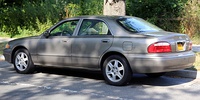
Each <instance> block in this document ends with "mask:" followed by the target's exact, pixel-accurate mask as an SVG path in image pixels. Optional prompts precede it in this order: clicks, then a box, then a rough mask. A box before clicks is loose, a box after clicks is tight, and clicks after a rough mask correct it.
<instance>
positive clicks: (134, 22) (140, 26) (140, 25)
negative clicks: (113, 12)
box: [117, 17, 163, 33]
mask: <svg viewBox="0 0 200 100" xmlns="http://www.w3.org/2000/svg"><path fill="white" fill-rule="evenodd" d="M117 22H118V23H119V24H120V25H121V26H122V27H123V28H125V29H126V30H128V31H131V32H133V33H138V32H156V31H163V30H162V29H161V28H159V27H157V26H155V25H153V24H151V23H149V22H147V21H145V20H143V19H141V18H135V17H132V18H131V17H130V18H119V19H118V20H117Z"/></svg>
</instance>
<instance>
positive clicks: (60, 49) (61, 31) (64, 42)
mask: <svg viewBox="0 0 200 100" xmlns="http://www.w3.org/2000/svg"><path fill="white" fill-rule="evenodd" d="M78 21H79V20H69V21H63V22H61V23H60V24H58V25H57V26H56V27H54V28H53V29H50V31H49V33H50V35H49V37H47V38H46V37H42V39H40V41H39V44H38V50H37V51H38V63H39V64H42V65H50V66H67V65H71V64H72V63H71V40H72V38H71V37H72V35H73V34H74V31H75V28H76V26H77V23H78Z"/></svg>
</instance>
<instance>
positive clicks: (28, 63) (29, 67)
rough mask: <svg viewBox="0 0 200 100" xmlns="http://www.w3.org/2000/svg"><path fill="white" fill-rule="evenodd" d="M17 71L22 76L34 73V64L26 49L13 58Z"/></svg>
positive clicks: (19, 51)
mask: <svg viewBox="0 0 200 100" xmlns="http://www.w3.org/2000/svg"><path fill="white" fill-rule="evenodd" d="M13 64H14V67H15V70H16V71H17V72H18V73H21V74H28V73H33V72H34V69H35V67H34V64H33V62H32V59H31V57H30V54H29V52H28V51H27V50H26V49H18V50H17V51H16V52H15V54H14V58H13Z"/></svg>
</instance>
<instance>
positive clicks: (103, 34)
mask: <svg viewBox="0 0 200 100" xmlns="http://www.w3.org/2000/svg"><path fill="white" fill-rule="evenodd" d="M112 41H113V36H112V35H111V33H110V30H109V28H108V25H107V24H106V23H105V22H104V21H102V20H97V19H83V21H82V24H81V26H80V29H79V31H78V32H77V36H75V37H74V38H73V41H72V63H73V66H76V67H77V66H78V67H90V68H94V67H98V64H99V59H100V57H101V55H102V54H103V53H104V52H105V51H106V50H108V49H109V47H110V46H111V45H112Z"/></svg>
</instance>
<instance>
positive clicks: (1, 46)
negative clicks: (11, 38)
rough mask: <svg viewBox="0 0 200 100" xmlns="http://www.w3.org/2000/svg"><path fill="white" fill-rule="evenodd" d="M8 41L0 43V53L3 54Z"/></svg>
mask: <svg viewBox="0 0 200 100" xmlns="http://www.w3.org/2000/svg"><path fill="white" fill-rule="evenodd" d="M6 43H7V42H1V43H0V55H2V54H3V49H4V48H5V45H6Z"/></svg>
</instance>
